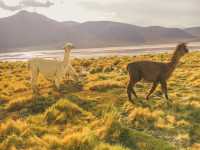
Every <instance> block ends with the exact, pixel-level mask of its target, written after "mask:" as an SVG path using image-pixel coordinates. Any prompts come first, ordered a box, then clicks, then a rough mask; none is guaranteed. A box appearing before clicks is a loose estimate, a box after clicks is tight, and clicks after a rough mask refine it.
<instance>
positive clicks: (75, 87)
mask: <svg viewBox="0 0 200 150" xmlns="http://www.w3.org/2000/svg"><path fill="white" fill-rule="evenodd" d="M82 90H83V84H82V83H81V82H79V81H74V80H67V81H65V82H64V84H62V85H61V86H60V89H59V90H58V91H59V92H61V93H62V94H68V93H75V92H80V91H82Z"/></svg>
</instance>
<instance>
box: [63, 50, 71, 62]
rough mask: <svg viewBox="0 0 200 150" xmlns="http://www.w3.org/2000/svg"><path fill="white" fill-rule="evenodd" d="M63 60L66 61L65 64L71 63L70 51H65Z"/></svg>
mask: <svg viewBox="0 0 200 150" xmlns="http://www.w3.org/2000/svg"><path fill="white" fill-rule="evenodd" d="M63 62H64V64H69V62H70V53H69V52H65V54H64V59H63Z"/></svg>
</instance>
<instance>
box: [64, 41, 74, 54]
mask: <svg viewBox="0 0 200 150" xmlns="http://www.w3.org/2000/svg"><path fill="white" fill-rule="evenodd" d="M73 48H75V47H74V45H73V44H72V43H66V44H65V45H64V50H65V52H70V51H71V49H73Z"/></svg>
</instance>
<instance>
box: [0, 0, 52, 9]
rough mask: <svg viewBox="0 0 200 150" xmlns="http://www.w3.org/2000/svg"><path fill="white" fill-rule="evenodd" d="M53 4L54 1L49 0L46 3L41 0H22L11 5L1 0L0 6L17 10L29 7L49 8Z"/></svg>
mask: <svg viewBox="0 0 200 150" xmlns="http://www.w3.org/2000/svg"><path fill="white" fill-rule="evenodd" d="M52 5H54V3H52V2H50V1H49V0H47V1H46V2H45V3H44V2H40V1H38V0H21V1H20V2H19V4H18V5H15V6H10V5H7V4H6V3H5V2H4V1H3V0H0V8H2V9H4V10H9V11H17V10H21V9H24V8H28V7H34V8H37V7H43V8H48V7H51V6H52Z"/></svg>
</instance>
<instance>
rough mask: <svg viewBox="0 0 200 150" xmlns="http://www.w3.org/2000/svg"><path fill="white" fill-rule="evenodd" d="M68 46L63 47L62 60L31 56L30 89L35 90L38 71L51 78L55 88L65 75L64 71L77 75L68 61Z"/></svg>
mask: <svg viewBox="0 0 200 150" xmlns="http://www.w3.org/2000/svg"><path fill="white" fill-rule="evenodd" d="M70 48H71V47H69V48H68V49H65V54H64V60H63V61H58V60H47V59H42V58H33V59H31V60H30V61H29V63H30V70H31V73H32V78H31V84H32V89H33V91H34V92H35V91H36V87H37V86H36V84H37V78H38V75H39V73H41V74H43V76H44V77H45V78H46V79H48V80H53V81H54V82H55V85H56V87H57V88H59V87H60V82H61V80H62V79H63V78H64V77H65V75H66V73H68V74H70V75H75V76H77V73H76V71H75V70H74V68H73V67H72V66H71V63H70V60H69V58H70V51H71V50H70Z"/></svg>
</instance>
